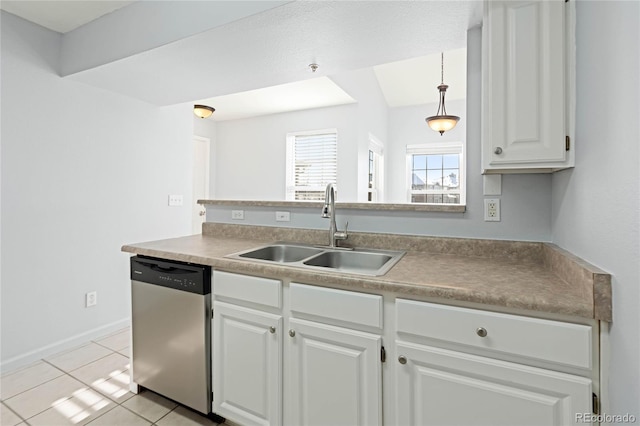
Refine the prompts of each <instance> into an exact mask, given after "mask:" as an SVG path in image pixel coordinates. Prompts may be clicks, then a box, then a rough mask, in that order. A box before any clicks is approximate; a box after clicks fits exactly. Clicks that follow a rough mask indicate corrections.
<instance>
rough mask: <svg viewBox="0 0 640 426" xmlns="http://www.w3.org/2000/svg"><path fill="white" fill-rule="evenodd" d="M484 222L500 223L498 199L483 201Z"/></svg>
mask: <svg viewBox="0 0 640 426" xmlns="http://www.w3.org/2000/svg"><path fill="white" fill-rule="evenodd" d="M484 221H485V222H500V199H499V198H485V199H484Z"/></svg>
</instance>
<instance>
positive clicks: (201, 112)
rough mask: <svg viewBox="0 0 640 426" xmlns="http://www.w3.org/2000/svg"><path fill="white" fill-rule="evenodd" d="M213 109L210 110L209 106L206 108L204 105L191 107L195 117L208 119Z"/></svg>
mask: <svg viewBox="0 0 640 426" xmlns="http://www.w3.org/2000/svg"><path fill="white" fill-rule="evenodd" d="M215 110H216V109H215V108H212V107H210V106H206V105H194V106H193V113H194V114H195V115H197V116H198V117H200V118H209V117H211V114H213V111H215Z"/></svg>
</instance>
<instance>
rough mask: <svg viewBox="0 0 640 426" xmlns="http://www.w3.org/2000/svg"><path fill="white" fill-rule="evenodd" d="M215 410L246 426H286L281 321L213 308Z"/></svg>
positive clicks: (262, 314)
mask: <svg viewBox="0 0 640 426" xmlns="http://www.w3.org/2000/svg"><path fill="white" fill-rule="evenodd" d="M212 329H213V339H212V341H213V350H212V351H211V353H212V357H213V360H212V361H213V362H212V364H213V411H214V412H215V413H216V414H219V415H221V416H223V417H227V418H228V419H230V420H232V421H235V422H237V423H240V424H242V425H281V424H282V386H281V383H282V379H281V374H282V370H281V365H282V349H281V348H282V338H281V334H282V317H281V316H279V315H274V314H270V313H266V312H261V311H256V310H253V309H248V308H244V307H241V306H235V305H231V304H227V303H223V302H214V303H213V327H212Z"/></svg>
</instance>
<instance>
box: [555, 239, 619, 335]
mask: <svg viewBox="0 0 640 426" xmlns="http://www.w3.org/2000/svg"><path fill="white" fill-rule="evenodd" d="M543 260H544V264H545V266H547V267H548V268H549V269H550V270H551V271H552V272H553V273H554V274H556V275H558V276H559V277H560V278H562V279H563V280H565V281H567V282H569V283H571V284H573V285H576V286H580V287H582V288H584V291H590V292H592V294H593V309H594V312H593V317H594V318H595V319H597V320H601V321H607V322H611V321H612V320H613V307H612V295H611V274H609V273H607V272H605V271H603V270H602V269H600V268H598V267H596V266H594V265H592V264H590V263H589V262H587V261H585V260H584V259H581V258H579V257H578V256H576V255H574V254H572V253H570V252H568V251H567V250H565V249H563V248H561V247H559V246H557V245H556V244H553V243H545V244H544V250H543Z"/></svg>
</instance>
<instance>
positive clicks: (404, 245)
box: [122, 223, 611, 321]
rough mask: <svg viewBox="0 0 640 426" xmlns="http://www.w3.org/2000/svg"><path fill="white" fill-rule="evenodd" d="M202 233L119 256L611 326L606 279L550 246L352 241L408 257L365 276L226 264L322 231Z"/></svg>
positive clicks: (361, 237) (214, 228)
mask: <svg viewBox="0 0 640 426" xmlns="http://www.w3.org/2000/svg"><path fill="white" fill-rule="evenodd" d="M203 232H204V234H203V235H192V236H187V237H180V238H172V239H167V240H160V241H150V242H145V243H137V244H130V245H125V246H123V247H122V251H125V252H130V253H136V254H141V255H147V256H153V257H160V258H165V259H171V260H178V261H185V262H192V263H199V264H205V265H211V266H212V267H214V268H217V269H221V270H225V271H229V272H238V273H245V274H250V275H259V276H265V277H270V278H288V279H291V280H295V281H300V282H304V283H307V284H315V285H331V286H341V287H346V288H353V289H364V290H370V291H388V292H394V293H397V294H398V295H399V296H401V297H402V296H403V295H404V296H406V297H411V296H416V297H420V298H441V299H447V300H451V301H452V302H454V301H463V302H471V303H479V304H482V305H489V306H492V307H494V309H496V308H498V310H499V308H500V307H503V308H512V309H524V310H529V311H536V312H541V313H553V314H562V315H569V316H575V317H581V318H589V319H597V320H604V321H611V276H610V275H609V274H607V273H605V272H603V271H601V270H599V269H597V268H595V267H594V266H592V265H589V264H588V263H586V262H584V261H583V260H581V259H579V258H577V257H575V256H573V255H572V254H570V253H568V252H566V251H564V250H562V249H560V248H559V247H557V246H555V245H553V244H547V243H536V242H532V243H529V242H513V241H497V240H473V239H459V238H435V237H416V236H402V235H385V234H364V233H354V234H351V235H350V238H349V240H350V241H351V242H352V244H354V245H355V246H357V247H369V248H386V249H391V250H406V252H407V253H406V254H405V256H404V257H403V258H402V259H401V260H400V261H399V262H398V263H397V264H396V265H395V266H394V267H393V268H392V269H391V270H390V271H389V272H387V273H386V274H385V275H383V276H376V277H370V276H362V275H356V274H347V273H334V272H318V271H315V270H314V271H311V270H307V269H302V268H296V267H290V266H282V265H280V264H267V263H264V262H255V261H251V260H238V259H231V258H227V257H225V256H227V255H229V254H232V253H236V252H239V251H243V250H248V249H251V248H253V247H258V246H260V245H264V244H266V243H269V242H275V241H290V242H302V243H318V239H320V243H324V241H323V239H324V238H326V231H311V230H295V229H287V228H270V227H258V226H242V225H224V224H209V223H207V224H205V227H203ZM287 237H288V238H287Z"/></svg>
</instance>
